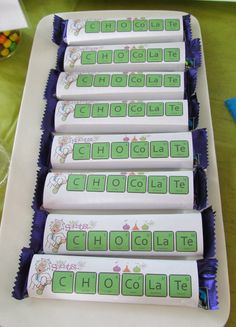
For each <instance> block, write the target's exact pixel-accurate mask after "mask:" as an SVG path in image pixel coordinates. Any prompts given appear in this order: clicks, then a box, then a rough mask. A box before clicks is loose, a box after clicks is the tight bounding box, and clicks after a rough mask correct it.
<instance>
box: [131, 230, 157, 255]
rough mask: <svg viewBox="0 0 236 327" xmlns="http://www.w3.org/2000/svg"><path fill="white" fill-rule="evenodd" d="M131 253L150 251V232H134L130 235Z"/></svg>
mask: <svg viewBox="0 0 236 327" xmlns="http://www.w3.org/2000/svg"><path fill="white" fill-rule="evenodd" d="M131 249H132V251H143V252H144V251H145V252H150V251H152V232H146V231H135V232H132V233H131Z"/></svg>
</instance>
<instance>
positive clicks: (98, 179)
mask: <svg viewBox="0 0 236 327" xmlns="http://www.w3.org/2000/svg"><path fill="white" fill-rule="evenodd" d="M193 201H194V191H193V172H192V171H166V172H165V171H159V172H155V171H154V172H148V173H147V172H140V173H138V172H93V173H87V172H81V173H76V172H75V173H69V172H53V173H49V174H48V175H47V177H46V181H45V186H44V194H43V207H44V208H45V209H49V210H50V209H63V210H64V209H65V210H66V209H71V210H73V209H74V210H76V209H101V210H102V209H105V210H109V209H136V210H138V209H193V205H194V202H193Z"/></svg>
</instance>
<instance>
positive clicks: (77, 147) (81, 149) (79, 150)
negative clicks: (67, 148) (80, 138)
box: [73, 143, 91, 160]
mask: <svg viewBox="0 0 236 327" xmlns="http://www.w3.org/2000/svg"><path fill="white" fill-rule="evenodd" d="M90 148H91V144H90V143H75V144H74V146H73V160H89V159H90Z"/></svg>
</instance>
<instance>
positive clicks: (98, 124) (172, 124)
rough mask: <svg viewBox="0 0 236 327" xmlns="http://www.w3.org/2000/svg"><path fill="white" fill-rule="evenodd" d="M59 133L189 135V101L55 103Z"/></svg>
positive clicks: (57, 130) (56, 123) (56, 127)
mask: <svg viewBox="0 0 236 327" xmlns="http://www.w3.org/2000/svg"><path fill="white" fill-rule="evenodd" d="M55 131H56V132H60V133H87V132H88V131H89V132H90V133H155V132H184V131H188V101H187V100H176V99H174V100H173V99H172V100H170V101H166V100H159V101H139V102H138V101H116V102H107V101H97V102H92V101H58V103H57V106H56V109H55Z"/></svg>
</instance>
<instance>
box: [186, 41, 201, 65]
mask: <svg viewBox="0 0 236 327" xmlns="http://www.w3.org/2000/svg"><path fill="white" fill-rule="evenodd" d="M185 50H186V68H199V67H200V66H201V63H202V53H201V42H200V39H198V38H197V39H193V40H191V41H189V42H188V41H186V42H185Z"/></svg>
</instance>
